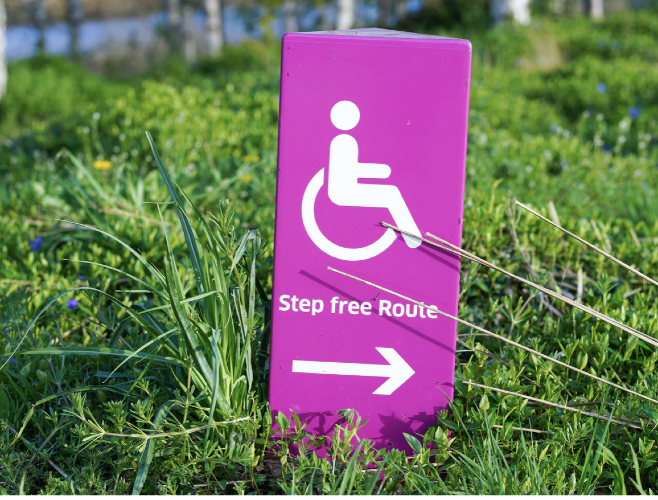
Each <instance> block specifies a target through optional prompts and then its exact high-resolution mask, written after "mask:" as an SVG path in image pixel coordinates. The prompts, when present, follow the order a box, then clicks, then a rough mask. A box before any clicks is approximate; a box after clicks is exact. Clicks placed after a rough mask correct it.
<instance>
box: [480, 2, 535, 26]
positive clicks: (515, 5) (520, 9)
mask: <svg viewBox="0 0 658 500" xmlns="http://www.w3.org/2000/svg"><path fill="white" fill-rule="evenodd" d="M530 1H531V0H491V3H490V12H491V19H492V21H493V22H494V24H498V23H500V22H503V21H504V20H505V19H507V18H512V19H513V20H514V22H517V23H519V24H530Z"/></svg>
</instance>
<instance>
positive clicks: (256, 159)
mask: <svg viewBox="0 0 658 500" xmlns="http://www.w3.org/2000/svg"><path fill="white" fill-rule="evenodd" d="M242 161H244V162H246V163H256V162H259V161H260V156H258V155H245V156H243V157H242Z"/></svg>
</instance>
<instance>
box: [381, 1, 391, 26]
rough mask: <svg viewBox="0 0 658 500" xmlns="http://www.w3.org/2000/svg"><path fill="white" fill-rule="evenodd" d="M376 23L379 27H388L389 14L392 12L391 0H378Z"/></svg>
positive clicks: (389, 23) (389, 22)
mask: <svg viewBox="0 0 658 500" xmlns="http://www.w3.org/2000/svg"><path fill="white" fill-rule="evenodd" d="M377 7H378V11H379V12H378V16H377V25H378V26H379V27H380V28H388V27H389V26H390V25H391V14H392V13H393V0H379V2H378V5H377Z"/></svg>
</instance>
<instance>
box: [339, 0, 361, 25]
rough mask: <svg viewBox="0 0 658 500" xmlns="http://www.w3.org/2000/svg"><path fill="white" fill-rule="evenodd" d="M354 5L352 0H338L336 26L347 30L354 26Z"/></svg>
mask: <svg viewBox="0 0 658 500" xmlns="http://www.w3.org/2000/svg"><path fill="white" fill-rule="evenodd" d="M355 17H356V5H355V1H354V0H338V19H337V21H336V28H337V29H339V30H348V29H350V28H352V27H354V21H355Z"/></svg>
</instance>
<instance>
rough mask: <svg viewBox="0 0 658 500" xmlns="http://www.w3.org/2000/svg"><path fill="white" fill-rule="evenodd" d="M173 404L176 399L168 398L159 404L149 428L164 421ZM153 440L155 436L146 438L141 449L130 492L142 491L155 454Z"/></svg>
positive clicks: (136, 493)
mask: <svg viewBox="0 0 658 500" xmlns="http://www.w3.org/2000/svg"><path fill="white" fill-rule="evenodd" d="M174 404H176V401H174V400H169V401H167V402H166V403H163V404H162V406H160V408H159V409H158V413H157V414H156V416H155V420H153V425H152V426H151V430H157V428H158V427H159V426H161V425H162V424H163V423H164V421H165V420H166V418H167V416H168V415H169V412H170V411H171V408H172V407H173V406H174ZM155 442H156V438H150V439H147V440H146V444H145V446H144V451H142V455H141V456H140V458H139V463H138V466H137V475H136V476H135V484H134V486H133V493H132V494H133V495H139V494H140V493H141V492H142V488H143V487H144V484H145V483H146V478H147V476H148V471H149V467H150V466H151V462H152V461H153V456H154V454H155Z"/></svg>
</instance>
